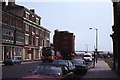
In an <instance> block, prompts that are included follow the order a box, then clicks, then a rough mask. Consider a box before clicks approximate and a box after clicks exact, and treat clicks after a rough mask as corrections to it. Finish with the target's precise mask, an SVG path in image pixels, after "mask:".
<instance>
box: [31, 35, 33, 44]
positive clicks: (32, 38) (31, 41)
mask: <svg viewBox="0 0 120 80" xmlns="http://www.w3.org/2000/svg"><path fill="white" fill-rule="evenodd" d="M33 42H34V40H33V36H32V37H31V45H33Z"/></svg>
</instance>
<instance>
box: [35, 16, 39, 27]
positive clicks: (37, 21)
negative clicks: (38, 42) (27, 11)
mask: <svg viewBox="0 0 120 80" xmlns="http://www.w3.org/2000/svg"><path fill="white" fill-rule="evenodd" d="M36 23H37V24H38V25H39V18H37V17H36Z"/></svg>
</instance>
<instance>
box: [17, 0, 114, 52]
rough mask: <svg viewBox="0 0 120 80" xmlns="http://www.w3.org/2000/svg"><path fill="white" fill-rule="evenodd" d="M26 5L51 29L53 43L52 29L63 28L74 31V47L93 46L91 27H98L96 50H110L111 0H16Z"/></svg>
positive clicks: (85, 47) (90, 48) (78, 48)
mask: <svg viewBox="0 0 120 80" xmlns="http://www.w3.org/2000/svg"><path fill="white" fill-rule="evenodd" d="M16 3H17V4H18V5H23V6H25V7H26V8H28V9H35V13H36V14H37V15H39V16H40V17H41V18H42V20H41V25H42V26H43V27H45V28H47V29H48V30H50V31H51V34H50V42H51V43H53V35H54V30H56V29H58V30H60V31H61V30H62V31H63V30H65V31H69V32H71V33H74V35H75V50H76V51H80V50H86V49H87V48H88V50H90V51H92V50H94V46H95V35H96V34H95V30H94V29H92V30H90V29H89V28H90V27H92V28H97V29H98V50H104V51H112V50H113V46H112V44H113V43H112V38H111V37H110V34H112V33H113V32H112V26H113V6H112V5H113V4H112V2H111V0H104V1H103V0H97V1H95V0H89V1H88V0H80V1H77V0H75V1H72V0H67V1H66V2H65V1H63V0H62V1H60V0H58V1H55V0H52V1H51V2H50V1H48V0H44V1H35V2H32V1H31V2H16Z"/></svg>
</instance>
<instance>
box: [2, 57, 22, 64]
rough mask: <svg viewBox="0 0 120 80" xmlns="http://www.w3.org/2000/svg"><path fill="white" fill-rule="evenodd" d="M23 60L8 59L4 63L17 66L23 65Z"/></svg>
mask: <svg viewBox="0 0 120 80" xmlns="http://www.w3.org/2000/svg"><path fill="white" fill-rule="evenodd" d="M21 62H22V60H19V59H17V58H8V59H6V60H4V61H3V63H4V64H5V65H15V64H21Z"/></svg>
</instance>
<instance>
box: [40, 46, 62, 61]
mask: <svg viewBox="0 0 120 80" xmlns="http://www.w3.org/2000/svg"><path fill="white" fill-rule="evenodd" d="M56 59H62V56H61V55H60V53H59V52H57V55H55V52H54V49H53V47H43V48H42V57H41V60H42V61H43V62H52V61H54V60H56Z"/></svg>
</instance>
